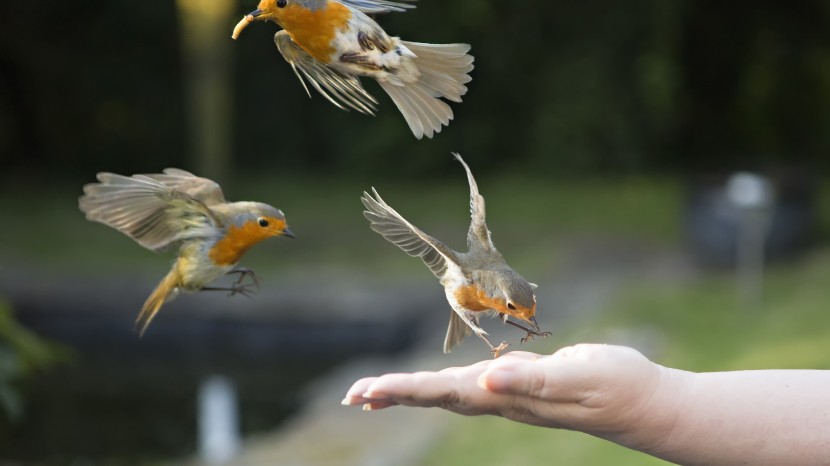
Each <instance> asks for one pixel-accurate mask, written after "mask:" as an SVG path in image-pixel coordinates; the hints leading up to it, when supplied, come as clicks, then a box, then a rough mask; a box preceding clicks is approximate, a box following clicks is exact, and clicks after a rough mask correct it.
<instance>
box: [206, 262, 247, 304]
mask: <svg viewBox="0 0 830 466" xmlns="http://www.w3.org/2000/svg"><path fill="white" fill-rule="evenodd" d="M232 273H238V274H239V279H238V280H236V281H235V282H233V284H232V285H231V286H230V287H228V288H223V287H213V286H205V287H202V288H201V289H200V291H227V292H228V296H229V297H230V296H233V295H235V294H237V293H238V294H241V295H242V296H245V297H246V298H250V297H251V295H252V294H253V293H256V292H258V291H259V279H257V276H256V274H254V271H253V270H251V269H234V270H231V271H230V272H228V274H232ZM246 276H249V277H251V283H242V281H243V280H244V279H245V277H246Z"/></svg>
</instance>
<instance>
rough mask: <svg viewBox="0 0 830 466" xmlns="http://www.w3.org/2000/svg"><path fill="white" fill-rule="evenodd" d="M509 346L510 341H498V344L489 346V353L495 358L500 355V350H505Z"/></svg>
mask: <svg viewBox="0 0 830 466" xmlns="http://www.w3.org/2000/svg"><path fill="white" fill-rule="evenodd" d="M509 346H510V343H507V342H506V341H503V342H501V343H499V346H491V347H490V354H492V355H493V359H496V358H498V357H499V356H501V353H502V351H504V350H506V349H507V348H508V347H509Z"/></svg>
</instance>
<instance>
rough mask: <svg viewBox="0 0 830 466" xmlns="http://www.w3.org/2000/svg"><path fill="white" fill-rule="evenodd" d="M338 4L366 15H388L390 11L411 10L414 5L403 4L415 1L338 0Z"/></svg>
mask: <svg viewBox="0 0 830 466" xmlns="http://www.w3.org/2000/svg"><path fill="white" fill-rule="evenodd" d="M339 1H340V3H342V4H344V5H348V6H350V7H352V8H354V9H356V10H360V11H362V12H363V13H366V14H369V15H371V14H376V13H389V12H390V11H395V12H402V11H406V10H409V9H412V8H415V5H411V4H409V3H404V2H414V1H417V0H404V1H403V2H393V1H388V0H339Z"/></svg>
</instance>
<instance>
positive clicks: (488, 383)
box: [477, 357, 585, 403]
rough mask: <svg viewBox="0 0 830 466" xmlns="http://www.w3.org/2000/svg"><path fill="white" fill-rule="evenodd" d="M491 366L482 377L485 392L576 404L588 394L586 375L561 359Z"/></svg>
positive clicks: (481, 382) (516, 361) (480, 380)
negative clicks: (585, 391) (584, 390)
mask: <svg viewBox="0 0 830 466" xmlns="http://www.w3.org/2000/svg"><path fill="white" fill-rule="evenodd" d="M497 362H498V360H496V363H494V364H492V365H490V367H488V368H487V369H486V370H485V371H484V372H483V373H482V374H481V375H480V376H479V378H478V381H477V382H478V386H479V387H481V388H483V389H484V390H487V391H490V392H493V393H498V394H503V395H513V396H524V397H531V398H539V399H544V400H549V401H554V402H560V403H564V402H573V401H577V400H579V399H581V398H582V397H583V395H584V393H583V390H582V388H583V386H584V382H585V381H584V374H582V373H581V372H582V371H581V370H579V369H578V367H575V366H574V365H573V364H570V363H569V361H567V360H564V361H563V360H561V359H559V358H550V357H547V358H541V359H536V360H513V361H509V362H507V361H506V363H504V364H497Z"/></svg>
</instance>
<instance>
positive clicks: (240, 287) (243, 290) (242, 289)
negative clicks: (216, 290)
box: [228, 283, 259, 298]
mask: <svg viewBox="0 0 830 466" xmlns="http://www.w3.org/2000/svg"><path fill="white" fill-rule="evenodd" d="M257 291H259V286H257V285H256V284H255V283H246V284H239V283H234V284H233V285H232V286H231V287H230V288H228V297H229V298H230V297H231V296H233V295H236V294H241V295H242V296H244V297H246V298H250V297H251V295H252V294H254V293H256V292H257Z"/></svg>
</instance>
